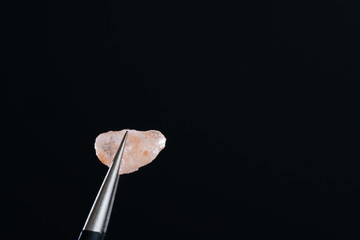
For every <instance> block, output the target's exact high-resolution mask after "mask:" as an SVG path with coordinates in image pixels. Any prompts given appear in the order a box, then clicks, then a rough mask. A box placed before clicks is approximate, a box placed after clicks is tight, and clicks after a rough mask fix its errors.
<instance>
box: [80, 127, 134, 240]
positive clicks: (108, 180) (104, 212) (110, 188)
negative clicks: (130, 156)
mask: <svg viewBox="0 0 360 240" xmlns="http://www.w3.org/2000/svg"><path fill="white" fill-rule="evenodd" d="M127 134H128V132H127V131H126V132H125V134H124V137H123V139H122V141H121V143H120V146H119V149H118V150H117V152H116V154H115V157H114V160H113V162H112V164H111V166H110V168H109V170H108V172H107V174H106V176H105V179H104V181H103V183H102V185H101V187H100V190H99V192H98V194H97V196H96V199H95V201H94V204H93V206H92V208H91V210H90V213H89V216H88V218H87V220H86V222H85V225H84V227H83V229H82V231H81V233H80V236H79V239H78V240H102V239H104V237H105V233H106V229H107V226H108V223H109V220H110V215H111V210H112V207H113V204H114V199H115V195H116V189H117V185H118V182H119V178H120V174H119V169H120V163H121V159H122V155H123V152H124V147H125V142H126V138H127Z"/></svg>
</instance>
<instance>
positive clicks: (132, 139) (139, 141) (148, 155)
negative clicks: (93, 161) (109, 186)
mask: <svg viewBox="0 0 360 240" xmlns="http://www.w3.org/2000/svg"><path fill="white" fill-rule="evenodd" d="M125 131H128V136H127V140H126V145H125V148H124V154H123V158H122V161H121V165H120V171H119V174H124V173H131V172H134V171H136V170H138V169H139V168H140V167H142V166H145V165H146V164H149V163H151V162H152V161H153V160H154V159H155V158H156V156H157V155H158V154H159V152H160V151H161V150H162V149H163V148H164V147H165V142H166V138H165V136H164V135H163V134H162V133H161V132H159V131H156V130H149V131H137V130H129V129H124V130H121V131H109V132H106V133H102V134H100V135H99V136H98V137H97V138H96V140H95V150H96V155H97V157H98V158H99V160H100V161H101V162H102V163H103V164H105V165H107V166H108V167H110V165H111V163H112V161H113V158H114V155H115V154H116V151H117V149H118V148H119V146H120V142H121V140H122V138H123V136H124V134H125Z"/></svg>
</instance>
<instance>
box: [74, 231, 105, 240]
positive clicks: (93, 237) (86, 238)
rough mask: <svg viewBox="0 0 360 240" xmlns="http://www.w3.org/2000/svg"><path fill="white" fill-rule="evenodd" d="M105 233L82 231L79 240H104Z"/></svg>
mask: <svg viewBox="0 0 360 240" xmlns="http://www.w3.org/2000/svg"><path fill="white" fill-rule="evenodd" d="M104 237H105V233H99V232H93V231H88V230H82V231H81V233H80V236H79V239H78V240H103V239H104Z"/></svg>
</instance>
